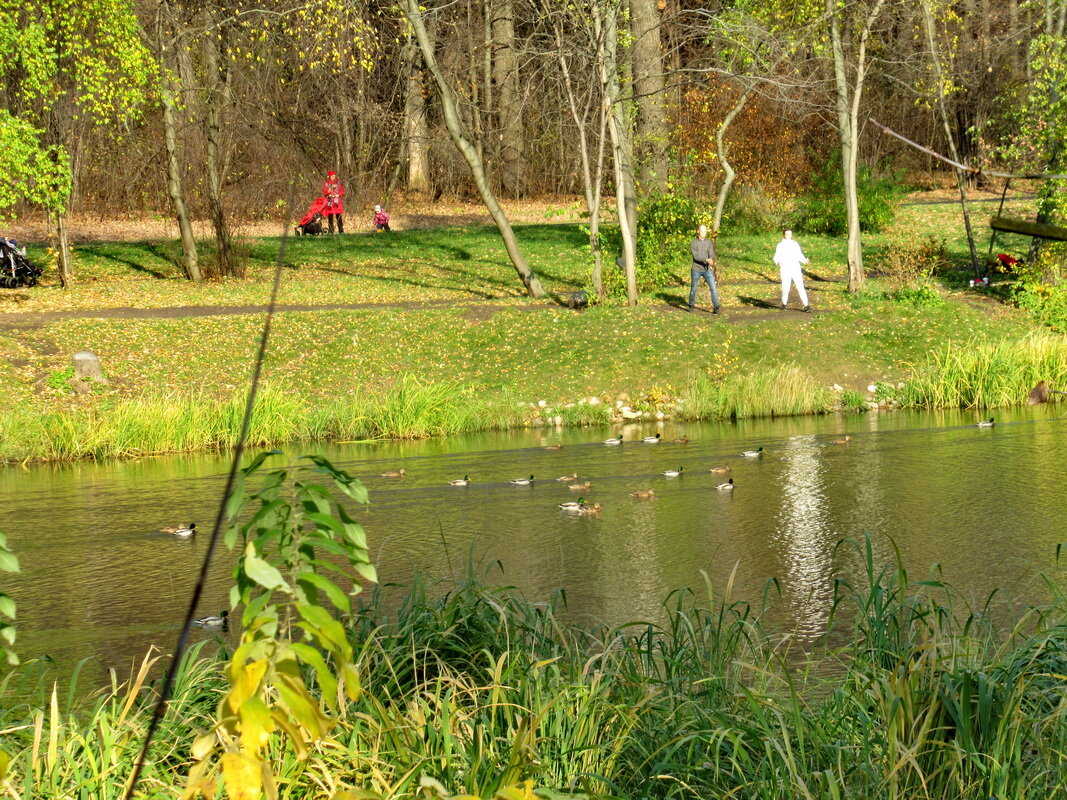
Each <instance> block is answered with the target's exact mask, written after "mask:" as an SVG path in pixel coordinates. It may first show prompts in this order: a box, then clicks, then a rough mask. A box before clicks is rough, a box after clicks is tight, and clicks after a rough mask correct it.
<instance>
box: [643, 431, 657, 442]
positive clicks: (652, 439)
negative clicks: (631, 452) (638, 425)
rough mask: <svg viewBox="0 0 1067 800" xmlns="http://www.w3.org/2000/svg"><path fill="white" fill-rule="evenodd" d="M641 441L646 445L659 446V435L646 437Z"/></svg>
mask: <svg viewBox="0 0 1067 800" xmlns="http://www.w3.org/2000/svg"><path fill="white" fill-rule="evenodd" d="M641 441H642V442H644V443H645V444H659V434H658V433H657V434H656V435H655V436H646V437H645V438H643V439H642V440H641Z"/></svg>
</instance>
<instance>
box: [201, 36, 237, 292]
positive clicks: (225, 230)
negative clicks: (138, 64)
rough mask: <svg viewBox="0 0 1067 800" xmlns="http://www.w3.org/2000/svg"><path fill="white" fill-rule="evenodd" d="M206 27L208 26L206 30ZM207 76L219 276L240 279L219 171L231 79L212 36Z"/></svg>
mask: <svg viewBox="0 0 1067 800" xmlns="http://www.w3.org/2000/svg"><path fill="white" fill-rule="evenodd" d="M205 27H206V26H205ZM204 73H205V81H206V86H205V88H206V95H207V96H206V98H205V102H206V110H207V188H208V198H207V199H208V211H209V213H210V215H211V224H212V226H213V227H214V229H215V244H216V247H217V249H218V253H217V258H218V267H219V272H220V274H222V275H226V276H233V277H239V276H237V264H236V258H235V256H234V252H233V242H232V240H231V237H230V227H229V224H228V223H227V221H226V213H225V207H224V205H223V197H222V170H221V169H220V161H221V154H220V153H221V148H220V145H219V141H220V138H221V136H222V107H223V106H224V104H225V102H226V97H227V94H228V89H229V76H228V75H227V74H226V70H225V67H223V65H222V63H221V60H220V58H219V45H218V40H217V38H216V37H215V36H213V35H210V34H209V35H207V36H205V37H204Z"/></svg>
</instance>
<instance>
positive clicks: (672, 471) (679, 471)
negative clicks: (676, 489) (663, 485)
mask: <svg viewBox="0 0 1067 800" xmlns="http://www.w3.org/2000/svg"><path fill="white" fill-rule="evenodd" d="M684 471H685V467H678V469H667V470H664V471H663V472H661V473H660V475H664V476H666V477H668V478H677V477H678V476H679V475H681V474H682V473H683V472H684Z"/></svg>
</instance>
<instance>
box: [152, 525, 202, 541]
mask: <svg viewBox="0 0 1067 800" xmlns="http://www.w3.org/2000/svg"><path fill="white" fill-rule="evenodd" d="M159 532H160V533H172V534H174V535H175V536H177V537H179V538H181V539H188V538H189V537H190V536H192V535H193V534H194V533H196V523H195V522H190V523H189V524H188V525H168V526H167V527H166V528H160V529H159Z"/></svg>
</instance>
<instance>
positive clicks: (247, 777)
mask: <svg viewBox="0 0 1067 800" xmlns="http://www.w3.org/2000/svg"><path fill="white" fill-rule="evenodd" d="M222 780H223V782H224V783H225V784H226V793H227V797H229V800H260V797H261V796H262V794H263V772H262V770H261V769H260V763H259V759H256V758H252V757H251V756H248V755H245V754H244V753H225V754H223V756H222Z"/></svg>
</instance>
